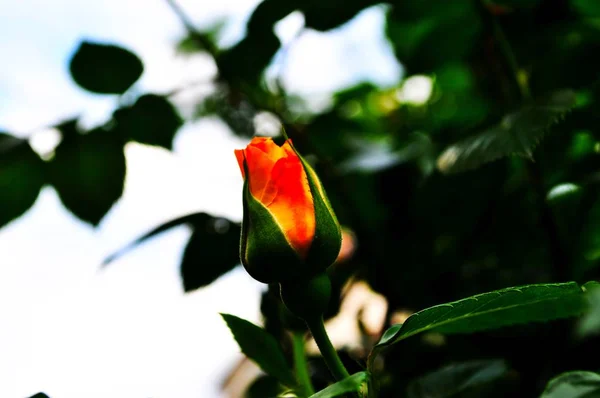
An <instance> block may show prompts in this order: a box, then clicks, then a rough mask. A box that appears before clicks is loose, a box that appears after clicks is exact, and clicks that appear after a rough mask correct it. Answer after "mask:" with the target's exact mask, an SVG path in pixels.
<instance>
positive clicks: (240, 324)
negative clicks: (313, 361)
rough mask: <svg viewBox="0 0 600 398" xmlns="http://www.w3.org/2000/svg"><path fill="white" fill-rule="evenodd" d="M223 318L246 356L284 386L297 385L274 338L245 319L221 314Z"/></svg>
mask: <svg viewBox="0 0 600 398" xmlns="http://www.w3.org/2000/svg"><path fill="white" fill-rule="evenodd" d="M221 316H222V317H223V319H224V320H225V322H226V323H227V326H228V327H229V329H230V330H231V333H233V337H235V340H236V341H237V343H238V345H239V346H240V349H241V350H242V352H243V353H244V355H246V356H247V357H248V358H250V359H251V360H253V361H254V362H256V364H257V365H258V366H260V367H261V369H262V370H264V371H265V373H267V374H268V375H270V376H273V377H275V378H277V379H278V380H279V381H280V382H281V383H283V384H284V385H286V386H288V387H290V386H294V385H295V383H296V382H295V380H294V375H293V374H292V372H291V370H290V367H289V365H288V364H287V361H286V359H285V356H284V355H283V352H282V351H281V347H280V346H279V343H278V342H277V340H275V338H274V337H273V336H271V335H270V334H269V333H267V332H265V330H264V329H262V328H259V327H258V326H256V325H254V324H252V323H250V322H248V321H246V320H244V319H241V318H238V317H236V316H233V315H229V314H221Z"/></svg>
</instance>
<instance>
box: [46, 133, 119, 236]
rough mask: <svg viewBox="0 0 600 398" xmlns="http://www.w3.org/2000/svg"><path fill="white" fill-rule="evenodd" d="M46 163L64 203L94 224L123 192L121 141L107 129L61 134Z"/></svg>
mask: <svg viewBox="0 0 600 398" xmlns="http://www.w3.org/2000/svg"><path fill="white" fill-rule="evenodd" d="M48 166H49V169H50V173H49V174H50V182H51V183H52V185H53V186H54V188H55V189H56V191H57V193H58V196H59V197H60V199H61V201H62V202H63V204H64V205H65V207H66V208H67V209H69V210H70V211H71V212H73V214H75V215H76V216H77V217H79V218H81V219H82V220H84V221H86V222H89V223H90V224H93V225H97V224H98V223H99V222H100V220H101V219H102V217H104V215H105V214H106V212H107V211H108V210H109V209H110V208H111V207H112V205H113V204H114V203H115V202H116V201H117V199H119V198H120V197H121V194H122V193H123V183H124V180H125V154H124V153H123V142H122V141H121V139H120V137H118V136H116V135H115V134H114V132H113V131H111V130H104V129H101V128H99V129H95V130H92V131H91V132H89V133H87V134H64V135H63V140H62V142H61V143H60V144H59V145H58V147H57V148H56V152H55V156H54V159H52V161H51V162H50V164H49V165H48Z"/></svg>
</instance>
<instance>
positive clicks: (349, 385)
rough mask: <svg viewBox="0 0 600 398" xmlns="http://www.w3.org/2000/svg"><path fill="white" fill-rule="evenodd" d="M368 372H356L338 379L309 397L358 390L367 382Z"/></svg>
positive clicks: (338, 394)
mask: <svg viewBox="0 0 600 398" xmlns="http://www.w3.org/2000/svg"><path fill="white" fill-rule="evenodd" d="M368 378H369V374H368V373H367V372H358V373H355V374H353V375H352V376H349V377H347V378H345V379H344V380H340V381H338V382H337V383H335V384H332V385H330V386H329V387H327V388H325V389H323V390H321V391H319V392H318V393H316V394H313V395H311V396H310V398H332V397H339V396H340V395H342V394H347V393H349V392H353V391H358V390H359V389H360V388H361V387H362V385H363V384H364V383H366V382H367V380H368Z"/></svg>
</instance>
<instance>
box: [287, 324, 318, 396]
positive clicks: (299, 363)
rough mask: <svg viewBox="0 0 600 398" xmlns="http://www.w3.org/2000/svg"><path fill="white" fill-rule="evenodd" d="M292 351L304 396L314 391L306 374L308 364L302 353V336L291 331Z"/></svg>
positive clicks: (297, 376)
mask: <svg viewBox="0 0 600 398" xmlns="http://www.w3.org/2000/svg"><path fill="white" fill-rule="evenodd" d="M292 351H293V354H294V369H295V371H296V378H297V379H298V383H299V384H300V389H301V390H302V394H303V395H304V396H306V397H308V396H311V395H312V394H314V393H315V390H314V388H313V386H312V383H311V381H310V376H309V374H308V364H307V363H306V355H305V354H304V336H303V335H302V334H301V333H297V332H294V333H292Z"/></svg>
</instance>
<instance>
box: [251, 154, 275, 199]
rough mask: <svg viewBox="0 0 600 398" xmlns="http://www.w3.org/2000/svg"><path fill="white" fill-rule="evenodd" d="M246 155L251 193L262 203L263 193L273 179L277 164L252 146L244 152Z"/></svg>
mask: <svg viewBox="0 0 600 398" xmlns="http://www.w3.org/2000/svg"><path fill="white" fill-rule="evenodd" d="M244 155H245V156H246V165H247V167H248V174H249V177H248V178H249V184H250V193H251V194H252V196H254V197H255V198H256V199H258V200H259V201H261V202H262V197H263V192H264V190H265V187H266V186H267V183H268V182H269V180H270V179H271V171H272V170H273V166H275V162H274V161H273V159H271V158H270V157H269V155H268V154H266V153H265V152H263V151H262V150H260V149H259V148H256V147H254V146H251V145H248V147H247V148H246V149H245V150H244Z"/></svg>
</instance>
